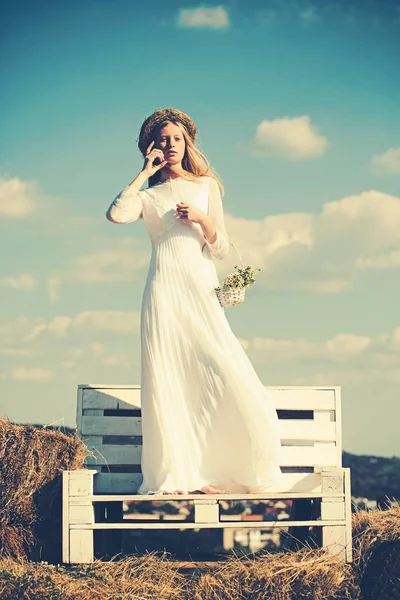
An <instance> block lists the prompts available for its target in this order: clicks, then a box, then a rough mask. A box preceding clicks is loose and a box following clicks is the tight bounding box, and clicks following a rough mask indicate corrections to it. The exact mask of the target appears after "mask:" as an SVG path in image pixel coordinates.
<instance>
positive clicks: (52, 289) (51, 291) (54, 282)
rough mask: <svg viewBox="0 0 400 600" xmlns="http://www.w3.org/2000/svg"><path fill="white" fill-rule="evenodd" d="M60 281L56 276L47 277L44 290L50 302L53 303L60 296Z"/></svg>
mask: <svg viewBox="0 0 400 600" xmlns="http://www.w3.org/2000/svg"><path fill="white" fill-rule="evenodd" d="M60 287H61V281H60V279H59V278H58V277H47V279H46V291H47V295H48V298H49V302H50V304H55V303H56V302H57V301H58V300H59V298H60Z"/></svg>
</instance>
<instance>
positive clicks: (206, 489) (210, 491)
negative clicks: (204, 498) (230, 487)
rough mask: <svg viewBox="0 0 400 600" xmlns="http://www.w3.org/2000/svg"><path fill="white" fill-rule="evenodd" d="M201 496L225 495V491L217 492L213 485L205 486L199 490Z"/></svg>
mask: <svg viewBox="0 0 400 600" xmlns="http://www.w3.org/2000/svg"><path fill="white" fill-rule="evenodd" d="M200 491H201V492H203V494H225V490H219V489H218V488H216V487H214V486H213V485H205V486H203V487H202V488H201V490H200Z"/></svg>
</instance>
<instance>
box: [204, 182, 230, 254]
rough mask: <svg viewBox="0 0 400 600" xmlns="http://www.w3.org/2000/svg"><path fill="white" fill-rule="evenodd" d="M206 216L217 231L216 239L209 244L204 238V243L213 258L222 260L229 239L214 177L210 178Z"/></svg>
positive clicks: (226, 251) (227, 249)
mask: <svg viewBox="0 0 400 600" xmlns="http://www.w3.org/2000/svg"><path fill="white" fill-rule="evenodd" d="M208 216H209V217H210V218H211V219H212V221H213V223H214V225H215V228H216V230H217V239H216V240H215V242H214V243H212V244H211V243H210V242H209V241H208V240H206V239H205V238H204V240H205V243H206V244H207V246H208V248H209V249H210V252H211V253H212V254H213V255H214V256H215V258H219V259H223V258H225V256H226V255H227V254H228V252H229V238H228V234H227V232H226V229H225V219H224V209H223V206H222V198H221V192H220V189H219V185H218V183H217V181H216V180H215V179H214V177H210V187H209V197H208Z"/></svg>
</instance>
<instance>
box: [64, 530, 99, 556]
mask: <svg viewBox="0 0 400 600" xmlns="http://www.w3.org/2000/svg"><path fill="white" fill-rule="evenodd" d="M69 540H70V557H69V561H70V562H71V563H91V562H93V560H94V556H93V529H71V531H70V537H69Z"/></svg>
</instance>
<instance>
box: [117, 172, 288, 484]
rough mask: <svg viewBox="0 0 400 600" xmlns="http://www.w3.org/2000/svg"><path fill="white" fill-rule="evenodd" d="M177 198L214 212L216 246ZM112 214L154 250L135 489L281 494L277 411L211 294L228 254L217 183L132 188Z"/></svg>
mask: <svg viewBox="0 0 400 600" xmlns="http://www.w3.org/2000/svg"><path fill="white" fill-rule="evenodd" d="M180 201H185V202H189V203H191V204H193V205H195V206H197V207H199V208H200V209H201V210H203V211H204V212H205V213H206V214H209V216H210V217H211V219H212V220H213V223H214V225H215V227H216V230H217V238H216V241H215V242H214V243H213V244H211V243H210V242H208V241H207V240H206V239H205V237H204V234H203V231H202V229H201V226H200V225H199V224H198V223H192V222H191V221H186V222H185V221H182V220H181V219H180V218H179V217H178V213H177V211H176V205H177V203H178V202H180ZM106 216H107V218H108V219H109V220H110V221H112V222H114V223H132V222H134V221H137V220H138V219H143V220H144V223H145V226H146V229H147V231H148V233H149V237H150V240H151V244H152V254H151V259H150V265H149V270H148V274H147V280H146V284H145V288H144V291H143V297H142V304H141V317H140V319H141V403H142V432H143V448H142V474H143V481H142V484H141V486H140V488H139V490H138V493H139V494H149V493H154V494H160V493H162V491H163V490H166V491H172V490H176V489H182V490H184V491H185V492H190V491H193V490H198V489H200V488H201V487H202V486H204V485H208V484H210V485H213V486H217V487H219V488H222V489H224V490H225V491H226V492H227V493H235V492H244V493H257V492H262V491H270V490H271V491H278V490H279V489H282V481H283V477H282V472H281V469H280V466H279V464H280V449H281V443H280V437H279V433H278V417H277V413H276V410H275V407H274V406H273V403H272V401H271V398H270V395H269V393H268V391H267V390H266V388H265V387H264V384H263V383H262V382H261V381H260V379H259V377H258V375H257V373H256V371H255V370H254V368H253V366H252V364H251V362H250V360H249V358H248V356H247V354H246V352H245V350H244V349H243V347H242V346H241V344H240V342H239V340H238V339H237V338H236V337H235V335H234V333H233V332H232V330H231V327H230V325H229V322H228V320H227V319H226V316H225V312H224V309H223V308H222V307H221V305H220V303H219V301H218V298H217V296H216V293H215V290H214V288H215V287H216V286H218V285H219V284H220V282H219V279H218V276H217V272H216V268H215V265H214V262H213V257H215V258H217V259H222V258H224V257H225V256H226V255H227V253H228V250H229V248H230V246H229V241H228V236H227V233H226V229H225V223H224V216H223V207H222V199H221V194H220V190H219V186H218V184H217V182H216V180H215V179H214V178H213V177H211V176H206V177H203V178H201V179H200V180H199V182H197V181H190V180H188V179H186V178H182V177H180V178H177V179H170V180H167V181H165V182H163V183H158V184H156V185H154V186H153V187H151V188H147V189H145V190H141V191H139V192H136V193H135V192H132V190H130V188H129V186H127V187H126V188H124V189H123V190H122V191H121V192H120V193H119V194H118V196H117V197H116V198H115V199H114V200H113V202H112V203H111V205H110V206H109V208H108V209H107V212H106ZM232 310H233V309H232Z"/></svg>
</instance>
